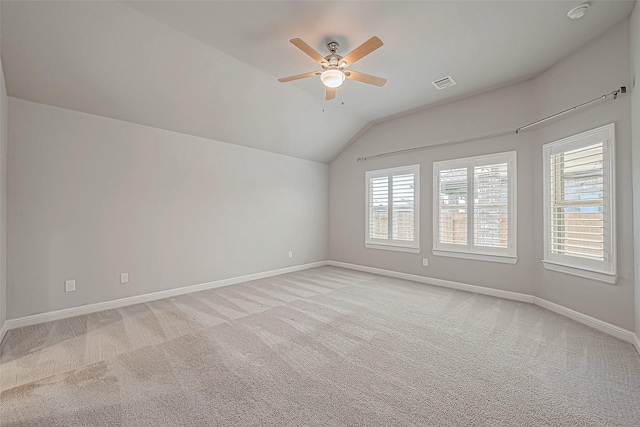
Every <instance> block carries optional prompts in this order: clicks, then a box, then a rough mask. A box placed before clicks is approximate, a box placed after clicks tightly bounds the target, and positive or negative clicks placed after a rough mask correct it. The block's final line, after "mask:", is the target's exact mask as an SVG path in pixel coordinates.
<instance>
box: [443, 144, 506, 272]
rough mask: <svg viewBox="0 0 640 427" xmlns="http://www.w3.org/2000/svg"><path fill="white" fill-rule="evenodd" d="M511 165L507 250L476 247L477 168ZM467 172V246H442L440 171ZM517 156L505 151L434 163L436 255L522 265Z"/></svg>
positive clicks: (444, 244)
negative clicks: (519, 251) (518, 225)
mask: <svg viewBox="0 0 640 427" xmlns="http://www.w3.org/2000/svg"><path fill="white" fill-rule="evenodd" d="M501 163H507V171H508V175H507V177H508V178H507V179H508V190H507V191H508V193H507V194H508V196H507V210H508V217H507V224H508V225H507V232H508V235H507V247H506V248H491V247H485V246H476V245H475V241H474V239H475V235H474V222H475V212H474V208H475V200H474V197H473V194H474V180H475V174H474V168H475V167H478V166H487V165H493V164H501ZM459 168H466V169H467V244H466V245H453V244H447V243H441V242H440V241H439V239H440V171H442V170H445V169H459ZM517 172H518V171H517V152H516V151H505V152H500V153H493V154H484V155H479V156H472V157H464V158H458V159H451V160H442V161H438V162H433V249H432V252H433V254H434V255H438V256H447V257H454V258H466V259H474V260H481V261H491V262H500V263H507V264H515V263H517V262H518V255H517V254H518V250H517V246H518V238H517V233H518V230H517V228H518V227H517V206H518V203H517V188H518V185H517V175H518V173H517Z"/></svg>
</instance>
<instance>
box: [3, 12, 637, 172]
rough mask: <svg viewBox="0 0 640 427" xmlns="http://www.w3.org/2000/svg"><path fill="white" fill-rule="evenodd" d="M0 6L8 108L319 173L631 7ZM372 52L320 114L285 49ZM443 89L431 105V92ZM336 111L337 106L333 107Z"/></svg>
mask: <svg viewBox="0 0 640 427" xmlns="http://www.w3.org/2000/svg"><path fill="white" fill-rule="evenodd" d="M579 3H580V2H575V1H531V2H527V1H466V2H465V1H453V2H452V1H441V2H437V1H429V2H402V1H374V2H368V1H358V2H325V1H318V2H312V1H304V2H302V1H287V2H271V1H257V2H249V1H227V2H224V1H211V2H189V1H170V2H124V3H120V2H89V1H87V2H57V1H45V2H32V1H22V2H20V1H18V2H13V1H12V2H2V4H1V6H0V7H1V8H2V13H1V16H2V22H1V26H0V28H1V34H0V37H1V43H2V45H1V49H2V62H3V66H4V71H5V78H6V84H7V91H8V93H9V95H10V96H13V97H18V98H23V99H27V100H31V101H35V102H41V103H45V104H51V105H56V106H60V107H64V108H69V109H73V110H77V111H83V112H87V113H92V114H98V115H102V116H106V117H111V118H115V119H121V120H126V121H130V122H134V123H139V124H143V125H148V126H153V127H157V128H162V129H168V130H172V131H177V132H182V133H187V134H191V135H197V136H202V137H207V138H211V139H215V140H219V141H225V142H229V143H234V144H239V145H244V146H248V147H253V148H258V149H263V150H268V151H272V152H276V153H281V154H286V155H291V156H295V157H299V158H304V159H309V160H316V161H321V162H327V161H330V160H331V159H332V158H334V157H335V156H336V155H337V154H338V153H339V152H340V151H341V150H342V149H343V147H344V146H345V145H346V144H347V143H348V142H349V141H350V139H352V138H353V137H354V136H355V135H357V133H358V132H359V131H360V130H361V129H363V128H364V127H365V126H367V124H368V123H371V122H375V121H379V120H383V119H384V118H385V117H389V116H394V115H397V114H400V113H402V112H405V111H411V110H415V109H419V108H425V107H428V106H429V105H432V104H435V103H439V102H442V101H445V100H447V99H452V98H459V97H462V96H465V95H468V94H471V93H475V92H478V91H482V90H486V89H488V88H491V87H497V86H501V85H505V84H508V83H512V82H516V81H521V80H525V79H528V78H530V77H533V76H535V75H537V74H539V73H540V72H542V71H544V70H545V69H546V68H548V67H549V66H551V65H553V64H554V63H555V62H557V61H558V60H560V59H561V58H562V57H564V56H566V55H567V54H569V53H571V52H572V51H574V50H575V49H577V48H578V47H580V46H581V45H583V44H584V43H587V42H588V41H589V40H590V39H592V38H593V37H596V36H597V35H599V34H601V33H603V32H604V31H606V30H607V29H608V28H610V27H611V26H613V25H615V24H616V23H618V22H620V21H621V20H623V19H625V18H626V17H628V16H629V15H630V13H631V11H632V9H633V5H634V2H633V1H593V2H591V7H590V10H589V13H588V14H587V15H586V16H585V17H584V18H583V19H580V20H576V21H572V20H569V19H568V18H567V17H566V13H567V11H568V10H569V9H570V8H572V7H574V6H576V5H578V4H579ZM373 35H377V36H378V37H380V38H381V39H382V40H383V42H384V43H385V45H384V46H383V47H382V48H380V49H379V50H377V51H375V52H373V53H372V54H371V55H369V56H367V57H366V58H364V59H362V60H361V61H359V62H358V63H357V64H356V65H355V66H354V69H356V70H358V71H362V72H365V73H369V74H374V75H378V76H382V77H385V78H387V79H388V83H387V85H386V86H384V87H383V88H377V87H374V86H369V85H364V84H362V83H359V82H354V81H347V82H346V83H345V85H344V89H343V90H341V91H339V92H338V96H337V99H336V100H334V101H330V102H324V101H323V87H322V84H321V83H320V81H319V79H318V78H310V79H306V80H301V81H297V82H293V83H286V84H282V83H279V82H278V81H277V80H276V79H277V78H278V77H283V76H288V75H293V74H299V73H303V72H308V71H315V70H316V69H317V65H316V64H315V63H314V62H313V61H312V60H311V59H310V58H309V57H307V56H306V55H305V54H303V53H302V52H301V51H299V50H298V49H297V48H295V47H294V46H293V45H291V44H290V43H289V39H291V38H294V37H300V38H302V39H303V40H305V41H306V42H307V43H309V44H310V45H311V46H313V47H314V48H315V49H316V50H318V51H319V52H320V53H321V54H323V55H324V54H327V53H328V52H327V50H326V43H327V42H328V41H331V40H335V41H338V42H339V43H340V45H341V49H340V52H339V53H341V54H343V55H344V54H345V53H347V52H349V51H350V50H352V49H354V48H355V47H357V46H358V45H359V44H360V43H362V42H364V41H365V40H367V39H368V38H369V37H371V36H373ZM447 75H451V76H452V77H453V78H454V79H455V80H456V81H457V83H458V84H457V85H456V86H454V87H452V88H449V89H446V90H443V91H437V90H435V88H433V86H432V85H431V83H430V82H431V81H433V80H435V79H438V78H440V77H443V76H447ZM343 102H344V104H343Z"/></svg>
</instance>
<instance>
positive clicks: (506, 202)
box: [433, 151, 517, 263]
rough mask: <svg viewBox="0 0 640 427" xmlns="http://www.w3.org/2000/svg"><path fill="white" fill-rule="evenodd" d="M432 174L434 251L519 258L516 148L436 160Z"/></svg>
mask: <svg viewBox="0 0 640 427" xmlns="http://www.w3.org/2000/svg"><path fill="white" fill-rule="evenodd" d="M433 174H434V176H433V182H434V213H433V214H434V224H433V228H434V230H433V235H434V244H433V253H434V254H435V255H443V256H453V257H458V258H472V259H482V260H487V261H497V262H507V263H515V262H516V261H517V254H516V227H515V224H516V212H515V208H516V203H515V201H516V153H515V151H512V152H507V153H498V154H490V155H486V156H477V157H468V158H464V159H456V160H447V161H442V162H434V164H433Z"/></svg>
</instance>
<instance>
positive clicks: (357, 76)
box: [344, 70, 387, 87]
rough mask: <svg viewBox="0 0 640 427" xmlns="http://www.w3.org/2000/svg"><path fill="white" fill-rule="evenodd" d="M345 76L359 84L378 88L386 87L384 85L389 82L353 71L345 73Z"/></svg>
mask: <svg viewBox="0 0 640 427" xmlns="http://www.w3.org/2000/svg"><path fill="white" fill-rule="evenodd" d="M344 76H345V77H346V78H348V79H351V80H355V81H357V82H362V83H367V84H370V85H374V86H378V87H382V86H384V84H385V83H386V82H387V79H383V78H382V77H376V76H372V75H370V74H365V73H359V72H357V71H351V70H349V71H345V73H344Z"/></svg>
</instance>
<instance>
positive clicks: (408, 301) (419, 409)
mask: <svg viewBox="0 0 640 427" xmlns="http://www.w3.org/2000/svg"><path fill="white" fill-rule="evenodd" d="M0 390H1V391H2V393H1V394H0V424H1V425H3V426H77V425H83V426H120V425H122V426H256V425H274V426H285V425H290V426H302V425H314V426H332V425H342V426H375V425H381V426H396V425H397V426H412V425H416V426H638V425H640V357H639V356H638V355H637V354H636V352H635V350H634V349H633V347H632V346H631V345H630V344H628V343H625V342H622V341H620V340H618V339H615V338H612V337H610V336H608V335H605V334H603V333H600V332H598V331H595V330H593V329H590V328H588V327H586V326H583V325H580V324H578V323H576V322H574V321H572V320H569V319H566V318H564V317H562V316H559V315H556V314H554V313H551V312H549V311H546V310H544V309H541V308H539V307H536V306H533V305H529V304H525V303H518V302H513V301H507V300H502V299H498V298H493V297H487V296H481V295H476V294H471V293H466V292H460V291H453V290H448V289H442V288H437V287H431V286H427V285H422V284H417V283H412V282H407V281H402V280H396V279H390V278H386V277H381V276H376V275H372V274H366V273H359V272H354V271H350V270H344V269H339V268H333V267H322V268H317V269H312V270H306V271H302V272H297V273H291V274H287V275H283V276H278V277H273V278H268V279H263V280H258V281H254V282H249V283H244V284H240V285H234V286H230V287H226V288H220V289H217V290H210V291H204V292H199V293H194V294H189V295H185V296H181V297H177V298H170V299H165V300H160V301H156V302H152V303H148V304H139V305H135V306H131V307H127V308H123V309H118V310H110V311H105V312H101V313H96V314H91V315H87V316H81V317H76V318H72V319H67V320H61V321H56V322H51V323H47V324H42V325H37V326H32V327H26V328H22V329H20V330H13V331H10V332H9V333H8V335H7V337H6V339H5V341H4V343H3V344H2V347H1V348H0Z"/></svg>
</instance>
